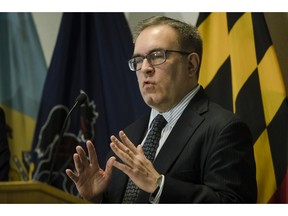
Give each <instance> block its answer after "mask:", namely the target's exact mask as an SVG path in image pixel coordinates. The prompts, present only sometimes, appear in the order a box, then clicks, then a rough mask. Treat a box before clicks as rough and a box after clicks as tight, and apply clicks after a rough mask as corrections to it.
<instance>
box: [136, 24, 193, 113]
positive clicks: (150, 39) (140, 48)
mask: <svg viewBox="0 0 288 216" xmlns="http://www.w3.org/2000/svg"><path fill="white" fill-rule="evenodd" d="M166 49H167V50H178V51H189V50H180V48H179V44H178V40H177V34H176V32H175V30H174V29H173V28H171V27H169V26H167V25H157V26H150V27H148V28H146V29H144V30H143V31H142V32H141V33H140V35H139V36H138V38H137V40H136V42H135V48H134V56H146V55H147V54H150V53H151V52H153V51H156V50H166ZM136 74H137V79H138V84H139V88H140V91H141V94H142V97H143V99H144V101H145V102H146V104H147V105H148V106H150V107H153V108H155V109H156V110H158V111H159V112H166V111H168V110H170V109H171V108H172V107H173V106H174V105H176V104H177V103H178V102H180V100H181V99H182V98H183V97H184V96H185V95H186V94H187V93H188V92H189V91H191V90H192V88H193V87H194V86H195V85H196V84H195V82H196V83H197V81H196V76H195V74H196V73H191V61H190V60H189V55H188V56H187V55H181V54H179V53H175V52H168V53H167V59H166V62H164V63H163V64H161V65H157V66H152V65H151V64H149V62H148V61H147V59H144V61H143V64H142V68H141V70H138V71H137V72H136Z"/></svg>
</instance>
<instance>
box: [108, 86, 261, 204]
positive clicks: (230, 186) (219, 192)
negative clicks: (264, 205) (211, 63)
mask: <svg viewBox="0 0 288 216" xmlns="http://www.w3.org/2000/svg"><path fill="white" fill-rule="evenodd" d="M148 121H149V113H148V114H147V115H145V116H143V117H142V118H140V119H139V120H137V121H136V122H134V123H133V124H131V125H130V126H128V127H127V128H126V129H125V130H124V131H125V133H126V134H127V135H128V137H129V138H130V139H131V141H132V142H133V143H134V144H139V143H141V142H142V139H143V137H144V134H145V132H146V130H147V125H148ZM154 166H155V169H156V170H157V171H158V172H159V173H160V174H164V175H165V183H164V187H163V191H162V195H161V199H160V203H255V202H256V199H257V185H256V168H255V160H254V154H253V143H252V137H251V133H250V131H249V129H248V127H247V126H246V125H245V124H244V123H243V122H242V121H241V120H240V119H239V118H238V117H237V116H235V115H234V114H232V113H231V112H229V111H226V110H224V109H223V108H221V107H220V106H218V105H217V104H215V103H212V102H211V101H209V99H208V97H207V96H206V94H205V92H204V90H203V88H202V87H201V89H200V90H199V92H198V93H197V94H196V95H195V97H194V98H193V99H192V100H191V102H190V103H189V105H188V106H187V107H186V109H185V110H184V112H183V114H182V115H181V117H180V118H179V120H178V122H177V123H176V125H175V126H174V128H173V130H172V131H171V133H170V135H169V136H168V138H167V140H166V142H165V143H164V145H163V147H162V149H161V150H160V152H159V154H158V156H157V157H156V159H155V161H154ZM127 179H128V177H127V176H126V175H125V174H124V173H123V172H122V171H119V170H118V169H116V168H114V170H113V176H112V181H111V184H110V186H109V188H108V190H107V192H106V193H105V195H104V202H109V203H121V202H122V197H123V194H124V192H125V188H126V184H127ZM149 195H150V194H149V193H146V192H144V191H141V192H140V195H139V197H138V200H137V202H139V203H148V202H149Z"/></svg>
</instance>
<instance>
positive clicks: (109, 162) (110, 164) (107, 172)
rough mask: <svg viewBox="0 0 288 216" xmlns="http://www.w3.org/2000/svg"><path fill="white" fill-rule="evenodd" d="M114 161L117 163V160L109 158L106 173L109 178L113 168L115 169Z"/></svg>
mask: <svg viewBox="0 0 288 216" xmlns="http://www.w3.org/2000/svg"><path fill="white" fill-rule="evenodd" d="M114 161H116V158H115V157H111V158H109V160H108V161H107V163H106V168H105V173H106V175H107V176H109V177H110V176H111V175H112V168H113V163H114Z"/></svg>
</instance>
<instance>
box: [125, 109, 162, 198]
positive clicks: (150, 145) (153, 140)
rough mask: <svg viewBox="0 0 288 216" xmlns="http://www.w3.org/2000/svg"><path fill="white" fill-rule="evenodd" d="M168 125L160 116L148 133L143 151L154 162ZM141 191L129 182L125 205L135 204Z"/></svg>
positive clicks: (155, 119)
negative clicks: (161, 138)
mask: <svg viewBox="0 0 288 216" xmlns="http://www.w3.org/2000/svg"><path fill="white" fill-rule="evenodd" d="M166 124H167V121H166V120H165V118H164V117H163V116H162V115H160V114H158V115H157V116H156V117H155V118H154V120H153V122H152V129H151V130H150V132H149V133H148V135H147V137H146V140H145V142H144V145H143V151H144V154H145V156H146V157H147V159H149V160H150V161H152V162H153V160H154V157H155V153H156V150H157V148H158V145H159V140H160V137H161V131H162V129H163V128H164V127H165V125H166ZM139 192H140V189H139V188H138V187H137V186H136V185H135V184H134V183H133V182H132V181H131V179H129V180H128V184H127V188H126V192H125V195H124V198H123V203H134V202H135V201H136V199H137V197H138V194H139Z"/></svg>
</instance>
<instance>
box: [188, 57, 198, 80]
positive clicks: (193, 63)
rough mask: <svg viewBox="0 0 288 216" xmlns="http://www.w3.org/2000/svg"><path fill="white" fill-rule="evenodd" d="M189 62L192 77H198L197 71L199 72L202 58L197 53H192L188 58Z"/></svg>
mask: <svg viewBox="0 0 288 216" xmlns="http://www.w3.org/2000/svg"><path fill="white" fill-rule="evenodd" d="M188 60H189V73H190V74H191V75H194V76H195V75H197V71H198V70H199V64H200V58H199V55H198V54H197V53H191V54H189V56H188Z"/></svg>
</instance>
